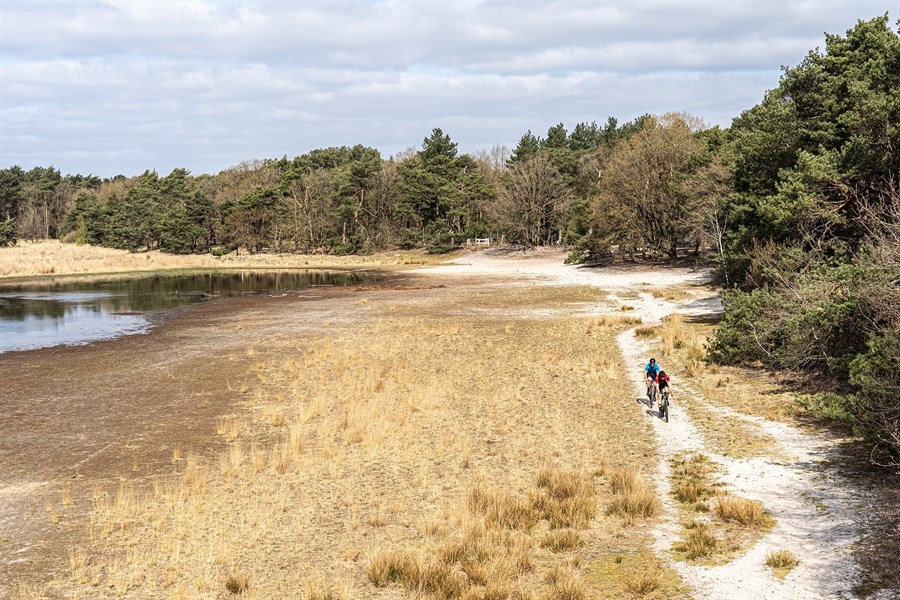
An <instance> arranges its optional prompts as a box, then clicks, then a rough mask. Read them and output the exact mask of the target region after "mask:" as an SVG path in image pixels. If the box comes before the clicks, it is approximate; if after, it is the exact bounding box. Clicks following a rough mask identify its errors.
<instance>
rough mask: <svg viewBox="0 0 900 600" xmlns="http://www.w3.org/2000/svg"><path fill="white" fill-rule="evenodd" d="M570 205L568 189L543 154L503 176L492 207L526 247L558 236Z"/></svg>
mask: <svg viewBox="0 0 900 600" xmlns="http://www.w3.org/2000/svg"><path fill="white" fill-rule="evenodd" d="M570 202H571V196H570V194H569V190H568V187H567V186H566V185H565V182H564V181H563V178H562V177H561V176H560V173H559V171H558V170H557V168H556V166H555V165H554V164H553V162H552V161H551V160H550V158H549V157H547V156H546V155H545V154H544V153H537V154H534V155H531V156H529V157H527V158H526V159H524V160H521V161H519V162H517V163H516V164H515V166H513V167H512V168H511V170H510V171H509V172H508V173H507V176H506V178H505V182H504V185H503V187H502V188H501V189H500V195H499V197H498V201H497V203H496V205H495V210H496V213H497V214H496V218H497V220H498V221H499V222H501V223H502V224H503V225H504V226H505V228H506V229H507V230H508V231H510V232H511V233H512V234H513V236H515V238H517V239H518V240H520V241H521V242H522V243H523V244H525V245H526V246H528V247H534V246H537V245H538V244H541V243H544V242H548V241H550V238H551V236H552V235H554V233H555V234H557V235H558V234H559V229H560V227H561V222H562V217H563V215H564V212H565V210H566V208H567V207H568V204H569V203H570Z"/></svg>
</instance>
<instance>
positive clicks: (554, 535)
mask: <svg viewBox="0 0 900 600" xmlns="http://www.w3.org/2000/svg"><path fill="white" fill-rule="evenodd" d="M581 544H582V541H581V535H580V534H579V533H578V531H576V530H574V529H551V530H550V531H548V532H547V533H546V534H544V538H543V539H542V540H541V548H547V549H548V550H550V551H551V552H567V551H569V550H574V549H576V548H578V547H579V546H581Z"/></svg>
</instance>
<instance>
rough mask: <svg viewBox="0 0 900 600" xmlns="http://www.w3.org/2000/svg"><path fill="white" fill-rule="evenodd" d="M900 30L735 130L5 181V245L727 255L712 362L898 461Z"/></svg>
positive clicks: (650, 126)
mask: <svg viewBox="0 0 900 600" xmlns="http://www.w3.org/2000/svg"><path fill="white" fill-rule="evenodd" d="M898 90H900V35H898V31H895V30H893V29H892V28H891V25H890V23H889V22H888V17H887V15H885V16H883V17H879V18H875V19H872V20H870V21H859V22H858V23H857V25H856V26H855V27H854V28H852V29H851V30H849V31H848V32H847V33H846V35H843V36H841V35H828V36H827V37H826V44H825V48H824V49H823V50H820V49H816V50H813V51H811V52H809V54H808V55H807V56H806V58H805V59H804V60H803V61H802V62H801V63H800V64H798V65H796V66H793V67H788V68H784V70H783V74H782V77H781V80H780V83H779V85H778V86H777V87H776V88H774V89H772V90H770V91H769V92H767V93H766V94H765V97H764V98H763V99H762V101H761V102H760V103H759V104H758V105H756V106H754V107H752V108H749V109H748V110H746V111H744V112H743V113H742V114H741V115H740V116H738V117H737V118H735V119H734V121H733V123H732V124H731V126H730V127H728V128H720V127H712V128H709V127H706V126H705V125H704V123H703V122H702V120H701V119H699V118H697V117H694V116H692V115H688V114H683V113H670V114H665V115H659V116H651V115H645V116H642V117H640V118H637V119H635V120H633V121H630V122H627V123H624V124H620V123H619V122H618V121H617V119H616V118H614V117H609V118H608V119H607V120H606V121H605V123H604V124H602V125H598V124H597V123H596V122H589V123H588V122H585V123H579V124H577V125H575V126H574V128H573V129H572V130H571V131H567V129H566V127H565V126H564V125H563V124H562V123H560V124H558V125H556V126H554V127H551V128H550V129H549V130H548V131H547V132H546V134H544V135H535V134H533V133H532V132H531V131H528V132H526V133H525V134H524V135H522V137H521V139H520V140H519V142H518V145H517V146H516V147H515V148H514V149H512V150H509V149H507V148H506V147H503V146H495V147H494V148H493V149H491V150H490V151H481V152H477V153H474V154H460V153H459V152H458V150H457V144H456V143H454V142H453V141H452V139H451V137H450V135H448V134H447V133H445V132H444V131H442V130H441V129H440V128H435V129H434V130H433V131H432V132H431V133H430V135H428V136H427V137H426V138H425V139H424V141H423V142H422V143H421V146H420V147H419V148H418V149H416V148H411V149H409V150H407V151H405V152H402V153H400V154H398V155H396V156H390V157H384V156H382V155H381V153H380V152H379V151H378V150H377V149H375V148H368V147H364V146H362V145H356V146H353V147H333V148H325V149H318V150H313V151H311V152H308V153H307V154H304V155H302V156H297V157H295V158H288V157H286V156H285V157H282V158H273V159H263V160H252V161H247V162H244V163H241V164H239V165H237V166H234V167H231V168H228V169H225V170H224V171H222V172H220V173H218V174H215V175H197V176H195V175H192V174H191V173H190V172H189V171H188V170H186V169H175V170H174V171H172V172H171V173H170V174H168V175H165V176H160V175H159V174H158V173H156V172H154V171H147V172H145V173H143V174H141V175H139V176H135V177H126V176H122V175H120V176H116V177H113V178H108V179H103V178H99V177H96V176H92V175H65V176H64V175H62V174H61V173H60V171H59V170H57V169H55V168H53V167H52V166H50V167H46V168H45V167H36V168H33V169H31V170H28V171H25V170H23V169H21V168H19V167H17V166H13V167H11V168H7V169H3V170H0V246H3V245H10V244H15V243H16V241H17V240H19V239H22V240H36V239H45V238H58V239H61V240H63V241H64V242H71V243H76V244H85V243H87V244H97V245H102V246H109V247H114V248H121V249H127V250H131V251H140V250H143V249H160V250H162V251H165V252H171V253H180V254H185V253H207V252H211V253H213V254H224V253H228V252H251V253H253V252H298V253H336V254H348V253H370V252H375V251H378V250H380V249H386V248H398V247H399V248H423V249H425V250H427V251H428V252H434V253H441V252H446V251H449V250H452V249H454V248H457V247H459V246H461V245H463V244H465V242H466V240H467V239H471V238H485V237H490V238H494V239H496V240H498V242H499V241H501V240H502V242H503V243H505V244H515V245H520V246H522V247H525V248H529V247H534V246H538V245H546V244H560V245H564V246H567V247H569V248H570V249H571V254H570V261H571V262H601V261H607V260H629V261H637V260H671V261H676V260H678V259H680V258H683V257H684V255H685V253H688V254H689V255H691V257H696V259H698V260H699V259H701V258H702V259H709V260H711V261H713V262H714V263H715V266H716V269H717V271H718V273H719V274H720V276H721V279H722V282H723V285H724V287H725V290H726V291H725V293H724V302H725V307H726V312H725V316H724V320H723V322H722V323H721V326H720V327H719V329H718V332H717V334H716V337H715V339H714V340H712V342H711V344H710V346H709V348H708V358H709V360H713V361H717V362H720V363H732V364H733V363H749V364H758V365H762V366H765V367H769V368H773V369H779V370H787V371H793V372H795V373H798V374H800V375H802V376H804V377H805V381H806V385H808V386H811V389H812V390H813V391H816V392H819V393H817V394H816V395H815V396H814V397H815V400H814V401H811V402H810V406H809V408H810V409H812V410H814V411H815V412H817V413H818V414H820V415H822V416H825V417H827V418H831V419H837V420H841V421H844V422H847V423H850V424H851V425H852V426H853V427H854V428H855V429H856V430H857V431H858V432H860V433H862V434H864V435H865V436H867V438H868V439H869V440H871V442H872V443H873V445H874V447H875V448H876V449H877V452H876V453H875V454H873V456H875V457H876V458H875V459H876V460H877V461H882V460H883V461H886V462H891V461H893V462H895V463H896V462H897V461H898V460H900V401H898V398H900V378H898V377H897V374H896V372H895V371H896V368H897V366H898V365H900V158H898V153H897V149H898V147H900V91H898Z"/></svg>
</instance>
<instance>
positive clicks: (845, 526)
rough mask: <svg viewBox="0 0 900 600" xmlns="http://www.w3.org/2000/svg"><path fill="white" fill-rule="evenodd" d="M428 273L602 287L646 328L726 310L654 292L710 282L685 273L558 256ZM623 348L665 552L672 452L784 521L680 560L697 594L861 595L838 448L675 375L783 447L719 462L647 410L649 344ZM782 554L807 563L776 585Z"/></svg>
mask: <svg viewBox="0 0 900 600" xmlns="http://www.w3.org/2000/svg"><path fill="white" fill-rule="evenodd" d="M429 271H431V272H435V271H437V272H440V273H442V274H454V273H459V274H463V273H465V274H469V275H474V274H482V275H491V276H500V277H502V276H508V277H511V278H512V277H514V278H516V279H518V280H522V279H525V280H526V281H529V282H530V283H531V284H542V283H543V284H554V285H560V284H562V285H566V284H570V285H593V286H599V287H601V288H603V289H604V290H606V291H608V292H610V293H611V295H612V297H613V298H614V299H615V298H618V299H620V300H621V301H622V302H625V303H627V304H629V305H631V306H634V307H635V309H636V310H635V311H634V313H632V314H638V315H640V316H641V317H642V318H643V319H644V322H645V323H655V322H659V321H660V320H661V319H662V318H663V317H664V316H666V315H667V314H670V313H671V312H673V311H675V310H678V311H679V312H683V313H694V314H703V313H709V312H712V311H716V310H720V308H721V307H720V304H719V302H718V299H717V298H714V297H710V294H709V291H708V290H702V289H700V288H698V293H697V294H696V296H695V297H692V298H691V299H689V300H687V301H684V302H679V303H673V302H668V301H664V300H660V299H658V298H655V297H654V296H652V295H651V294H650V293H647V289H652V287H660V288H663V287H665V286H669V285H682V286H684V285H688V286H690V285H697V286H699V285H702V284H703V282H704V281H705V280H706V279H707V277H708V274H705V273H697V272H693V271H691V270H688V269H665V270H659V271H649V270H616V269H602V270H600V269H586V268H578V267H574V266H568V265H564V264H562V260H561V257H560V256H558V255H547V254H545V255H538V256H535V257H532V258H520V259H518V260H512V259H510V258H509V257H501V256H491V255H490V253H481V254H478V255H473V256H471V257H466V258H465V259H461V260H459V261H457V264H447V265H443V266H441V267H436V268H433V269H429ZM648 285H649V286H650V287H649V288H648ZM618 342H619V346H620V348H621V352H622V356H623V359H624V362H625V364H626V365H633V366H634V370H633V372H632V374H631V378H632V380H633V383H634V390H635V399H636V400H637V401H636V402H635V407H636V408H635V417H636V418H638V417H639V416H640V417H643V418H651V419H653V423H654V430H655V431H656V434H657V436H658V441H659V447H660V449H661V452H660V457H659V463H658V469H657V475H656V481H655V483H656V485H657V489H658V490H659V492H660V497H661V498H662V499H663V505H664V509H663V517H662V519H661V521H660V523H659V525H658V527H657V528H656V530H655V532H654V533H655V538H656V550H657V552H658V554H659V555H660V556H661V557H664V556H666V554H668V553H669V551H670V550H671V548H672V545H673V544H674V543H675V542H677V541H678V540H679V538H680V524H679V518H678V514H677V510H676V507H675V501H674V499H673V498H672V496H671V494H670V489H671V484H670V471H671V469H670V466H669V462H668V459H669V457H671V456H672V455H673V454H677V453H683V452H702V453H703V454H705V455H706V456H708V457H709V458H710V459H712V460H713V461H715V462H716V463H718V464H719V465H720V467H721V475H720V476H719V479H721V480H722V481H723V482H724V483H725V484H727V486H728V487H729V489H731V490H732V491H734V492H735V493H737V494H739V495H741V496H743V497H746V498H751V499H755V500H760V501H761V502H763V504H764V506H765V508H766V509H767V510H768V511H769V512H770V513H771V514H772V516H773V517H775V519H776V520H777V523H776V525H775V527H774V528H773V529H772V531H770V532H769V533H768V534H766V535H765V536H764V537H763V538H762V539H761V540H759V541H758V542H757V543H756V544H755V545H754V546H753V547H752V548H750V549H749V551H747V552H746V553H744V554H743V555H740V556H738V557H737V558H735V559H734V560H732V561H730V562H728V563H727V564H724V565H720V566H714V567H705V566H693V565H690V564H688V563H685V562H677V561H676V562H674V566H675V568H676V570H677V571H678V572H679V573H680V575H681V576H682V578H683V579H684V580H685V581H686V582H687V583H688V584H689V585H690V586H691V587H692V588H693V592H694V595H695V597H697V598H703V599H723V600H724V599H742V598H746V599H761V598H770V599H777V598H792V599H805V598H809V599H814V598H850V597H855V594H853V592H852V590H853V588H854V586H856V585H857V584H858V583H859V579H860V573H859V568H858V566H857V564H856V561H855V559H854V558H853V556H852V547H853V544H854V543H855V542H856V541H858V539H859V534H860V532H859V527H858V525H857V523H856V521H855V520H854V515H858V514H861V511H862V510H863V509H864V507H863V503H864V499H863V497H862V496H861V495H860V494H859V493H857V492H856V491H854V490H853V488H852V486H851V485H850V483H849V482H847V481H843V480H841V479H840V478H839V477H838V476H837V475H836V474H835V473H834V472H833V471H834V470H833V469H832V470H831V471H829V470H827V469H824V468H822V465H823V464H824V463H826V462H827V461H828V460H829V454H830V453H831V452H833V451H834V444H833V443H832V442H830V441H829V440H827V439H824V438H820V437H817V436H813V435H810V434H807V433H804V432H802V431H800V430H798V429H796V428H794V427H791V426H789V425H785V424H782V423H776V422H772V421H768V420H766V419H762V418H758V417H752V416H747V415H744V414H741V413H738V412H736V411H734V410H731V409H729V408H727V407H724V406H719V405H716V404H714V403H712V402H711V401H710V400H712V399H706V398H703V396H702V395H701V394H699V393H698V392H697V391H696V390H694V389H689V388H686V387H684V385H683V384H682V383H681V382H679V381H678V379H677V376H676V377H673V385H674V387H675V389H676V390H679V392H685V393H690V394H691V396H692V397H693V398H694V400H693V401H694V402H698V403H701V404H702V405H703V406H704V407H705V408H707V409H708V410H711V411H713V412H714V413H715V414H717V415H719V416H720V417H721V418H723V419H739V420H741V421H743V422H745V423H746V425H747V427H756V428H759V429H760V430H762V431H763V432H764V433H766V434H768V435H769V436H771V437H772V438H774V439H775V440H776V441H777V448H773V449H772V453H771V454H770V455H768V456H765V457H762V458H751V459H735V458H730V457H726V456H722V455H720V454H717V453H716V452H714V451H713V450H712V447H711V445H710V444H709V443H708V442H707V441H706V440H705V439H704V436H703V434H702V433H701V431H700V430H699V429H698V428H697V427H695V426H694V425H693V424H692V423H691V420H690V417H689V415H688V414H687V413H686V412H685V411H684V410H683V409H681V408H680V407H679V406H678V402H677V401H676V402H675V403H674V404H673V406H672V409H671V415H672V418H671V419H670V421H669V423H665V422H663V421H662V420H660V419H659V418H658V416H657V413H656V411H655V410H653V411H651V410H650V409H648V407H647V405H646V403H647V400H646V396H645V389H644V383H643V378H642V375H641V371H640V369H641V367H642V366H643V365H644V364H645V362H646V359H647V357H648V356H649V352H650V350H649V347H648V346H649V345H648V344H646V343H644V342H641V341H639V340H638V339H637V338H636V337H635V335H634V330H633V329H632V330H629V331H626V332H624V333H622V334H621V335H620V336H619V338H618ZM679 386H682V387H681V388H680V389H679ZM780 549H788V550H790V551H792V552H793V553H794V554H795V555H796V556H798V557H800V559H801V563H800V565H799V566H798V567H797V568H795V569H794V570H793V571H792V572H791V573H789V574H788V575H787V577H786V578H785V579H784V580H783V581H782V580H779V579H777V578H776V577H774V575H773V574H772V572H771V570H770V569H769V568H768V567H766V565H765V560H766V554H767V553H768V552H769V551H771V550H780Z"/></svg>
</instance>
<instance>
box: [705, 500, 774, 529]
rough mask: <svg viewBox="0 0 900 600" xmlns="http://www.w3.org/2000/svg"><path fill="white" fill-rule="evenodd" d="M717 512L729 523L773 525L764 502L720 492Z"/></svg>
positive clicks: (758, 525) (715, 505)
mask: <svg viewBox="0 0 900 600" xmlns="http://www.w3.org/2000/svg"><path fill="white" fill-rule="evenodd" d="M713 504H714V507H715V514H716V516H718V517H719V518H720V519H722V520H723V521H725V522H727V523H736V524H738V525H740V526H742V527H750V528H761V527H768V526H771V525H772V517H771V516H769V515H767V514H766V512H765V510H764V509H763V504H762V502H759V501H758V500H748V499H747V498H740V497H737V496H732V495H731V494H719V495H718V496H716V499H715V502H714V503H713Z"/></svg>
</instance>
